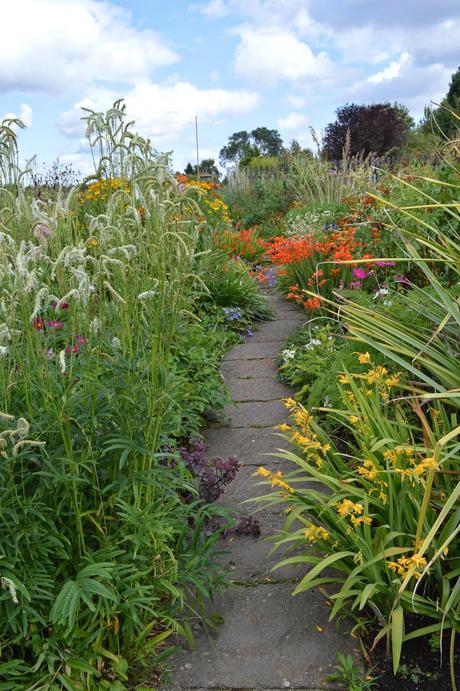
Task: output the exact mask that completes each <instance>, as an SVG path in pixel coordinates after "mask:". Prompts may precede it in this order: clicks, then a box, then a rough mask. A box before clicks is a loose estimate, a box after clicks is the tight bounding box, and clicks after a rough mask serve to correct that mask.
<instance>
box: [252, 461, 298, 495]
mask: <svg viewBox="0 0 460 691" xmlns="http://www.w3.org/2000/svg"><path fill="white" fill-rule="evenodd" d="M254 475H256V476H259V477H264V478H266V479H267V480H270V482H271V483H272V487H281V489H284V490H287V491H288V492H291V493H292V492H294V488H293V487H291V485H289V484H288V483H287V482H285V480H283V473H282V472H281V470H278V471H277V472H276V473H273V472H272V471H271V470H268V468H264V467H263V466H260V468H257V470H256V472H255V473H254Z"/></svg>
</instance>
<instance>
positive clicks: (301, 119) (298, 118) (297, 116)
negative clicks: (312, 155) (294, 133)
mask: <svg viewBox="0 0 460 691" xmlns="http://www.w3.org/2000/svg"><path fill="white" fill-rule="evenodd" d="M306 122H307V118H306V117H305V115H302V114H301V113H289V115H286V117H285V118H278V120H277V121H276V124H277V125H278V127H280V128H281V129H282V130H296V129H298V128H299V127H302V125H305V123H306Z"/></svg>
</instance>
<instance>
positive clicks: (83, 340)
mask: <svg viewBox="0 0 460 691" xmlns="http://www.w3.org/2000/svg"><path fill="white" fill-rule="evenodd" d="M76 340H77V343H79V344H80V345H87V343H88V339H87V338H86V336H77V339H76Z"/></svg>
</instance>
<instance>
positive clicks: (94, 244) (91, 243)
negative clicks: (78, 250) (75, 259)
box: [86, 238, 99, 249]
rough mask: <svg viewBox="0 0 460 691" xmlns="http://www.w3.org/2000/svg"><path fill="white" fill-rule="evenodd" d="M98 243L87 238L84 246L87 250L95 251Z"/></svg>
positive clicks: (94, 239)
mask: <svg viewBox="0 0 460 691" xmlns="http://www.w3.org/2000/svg"><path fill="white" fill-rule="evenodd" d="M98 245H99V241H98V240H97V239H96V238H89V240H87V241H86V246H87V247H88V248H89V249H96V247H98Z"/></svg>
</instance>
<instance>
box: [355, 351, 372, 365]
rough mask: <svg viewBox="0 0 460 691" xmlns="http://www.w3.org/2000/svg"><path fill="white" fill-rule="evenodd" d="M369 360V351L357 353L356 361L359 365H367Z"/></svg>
mask: <svg viewBox="0 0 460 691" xmlns="http://www.w3.org/2000/svg"><path fill="white" fill-rule="evenodd" d="M370 361H371V355H370V353H359V354H358V362H359V363H360V364H361V365H367V364H368V363H369V362H370Z"/></svg>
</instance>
